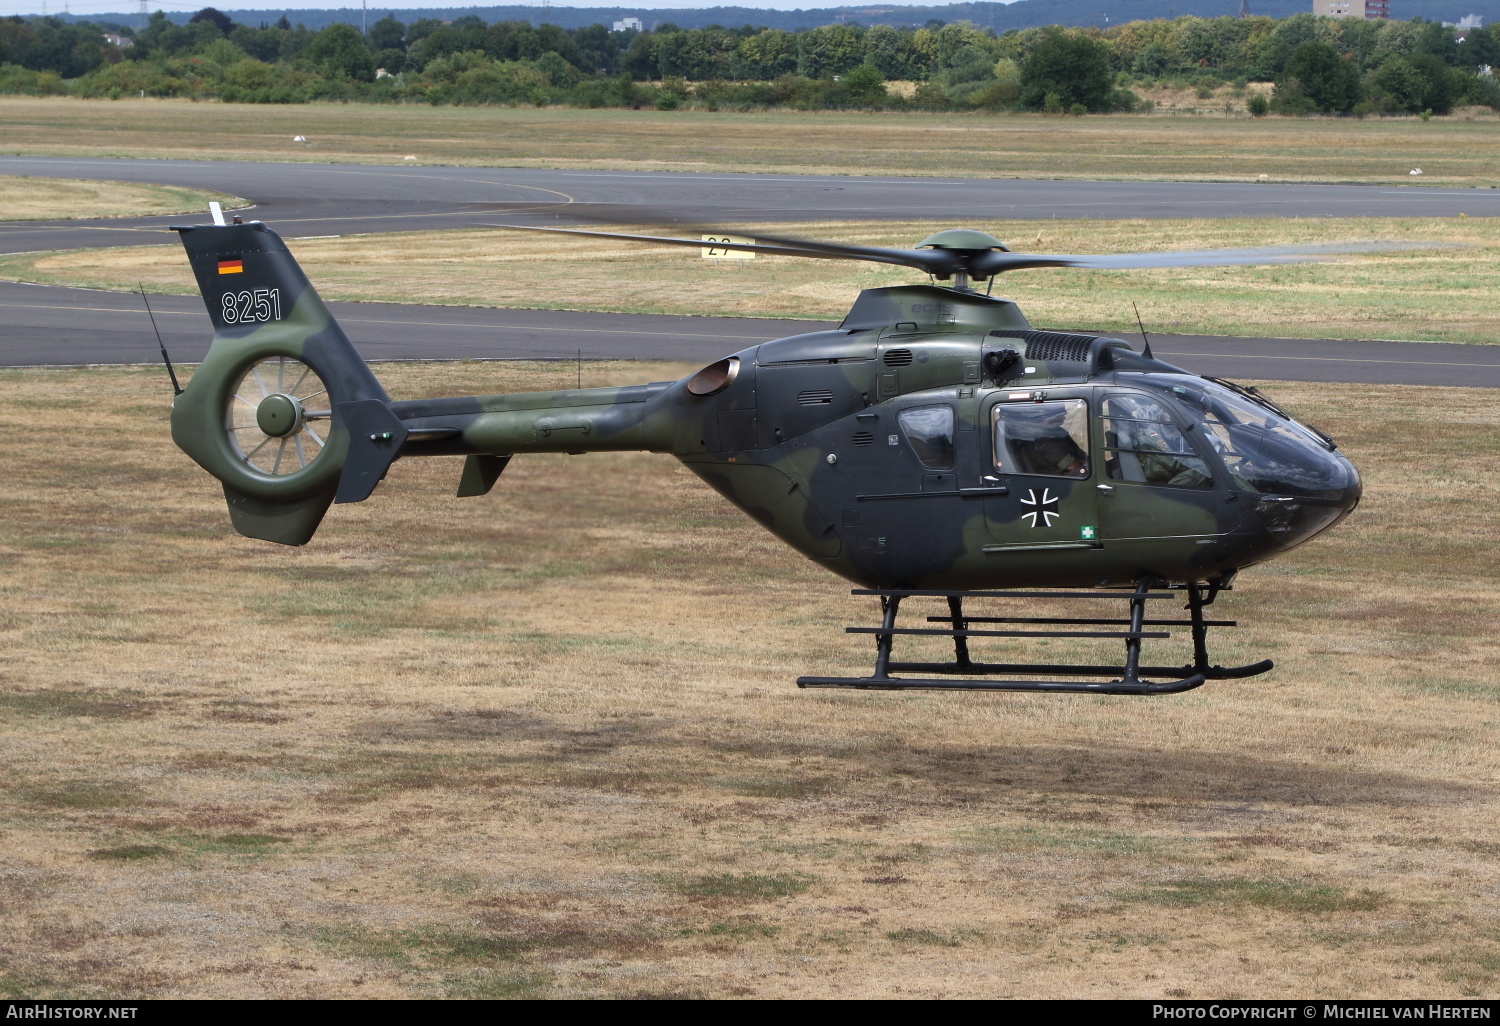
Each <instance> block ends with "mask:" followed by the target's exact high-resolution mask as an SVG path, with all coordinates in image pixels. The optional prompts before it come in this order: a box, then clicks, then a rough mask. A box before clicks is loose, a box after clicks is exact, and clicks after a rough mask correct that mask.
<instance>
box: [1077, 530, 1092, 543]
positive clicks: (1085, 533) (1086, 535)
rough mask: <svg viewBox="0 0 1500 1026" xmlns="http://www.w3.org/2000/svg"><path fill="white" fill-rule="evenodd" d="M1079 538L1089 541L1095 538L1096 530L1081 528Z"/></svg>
mask: <svg viewBox="0 0 1500 1026" xmlns="http://www.w3.org/2000/svg"><path fill="white" fill-rule="evenodd" d="M1078 537H1080V538H1082V539H1084V540H1085V541H1088V540H1089V539H1092V538H1093V537H1094V529H1093V528H1092V527H1084V528H1080V529H1079V531H1078Z"/></svg>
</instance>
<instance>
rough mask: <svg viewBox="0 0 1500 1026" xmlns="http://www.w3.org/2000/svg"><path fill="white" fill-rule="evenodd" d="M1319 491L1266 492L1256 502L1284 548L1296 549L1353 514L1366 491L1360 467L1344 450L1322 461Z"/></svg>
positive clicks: (1267, 526)
mask: <svg viewBox="0 0 1500 1026" xmlns="http://www.w3.org/2000/svg"><path fill="white" fill-rule="evenodd" d="M1320 463H1321V464H1322V465H1321V467H1320V468H1319V469H1320V471H1321V474H1320V477H1321V480H1320V482H1319V483H1320V484H1321V485H1322V487H1321V488H1320V489H1319V490H1318V493H1317V494H1313V495H1308V494H1302V495H1286V494H1282V495H1276V494H1263V495H1261V496H1260V497H1259V499H1258V500H1257V501H1256V504H1255V515H1256V518H1257V519H1259V521H1260V523H1261V526H1262V527H1264V528H1265V529H1266V531H1267V532H1268V533H1269V534H1270V535H1271V537H1272V538H1273V539H1274V540H1275V542H1276V544H1277V545H1278V546H1279V547H1280V548H1281V549H1283V550H1285V549H1291V548H1295V547H1296V546H1298V545H1301V544H1302V543H1303V542H1306V541H1308V540H1310V539H1312V538H1314V537H1316V536H1317V535H1319V534H1322V533H1323V532H1324V531H1326V530H1328V529H1329V528H1330V527H1332V526H1334V525H1335V524H1337V523H1338V522H1339V521H1341V520H1343V519H1344V518H1345V517H1347V516H1348V515H1349V514H1350V513H1352V512H1353V511H1354V509H1355V507H1356V506H1358V505H1359V500H1360V498H1361V496H1362V495H1363V494H1364V485H1363V483H1362V482H1361V481H1360V477H1359V470H1358V469H1356V468H1355V466H1354V464H1353V463H1351V462H1350V461H1349V459H1348V458H1347V457H1345V456H1344V455H1343V454H1342V453H1328V454H1327V455H1326V456H1325V457H1324V458H1323V459H1322V460H1321V461H1320Z"/></svg>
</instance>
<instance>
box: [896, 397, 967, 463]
mask: <svg viewBox="0 0 1500 1026" xmlns="http://www.w3.org/2000/svg"><path fill="white" fill-rule="evenodd" d="M896 420H897V422H898V423H900V425H901V431H902V433H903V434H905V435H906V440H907V442H908V443H910V445H911V449H912V452H914V453H916V456H917V459H918V460H920V461H921V462H922V466H924V467H926V468H927V469H928V470H952V469H953V407H951V406H917V407H913V408H912V409H909V410H902V411H901V412H900V413H899V414H898V415H897V416H896Z"/></svg>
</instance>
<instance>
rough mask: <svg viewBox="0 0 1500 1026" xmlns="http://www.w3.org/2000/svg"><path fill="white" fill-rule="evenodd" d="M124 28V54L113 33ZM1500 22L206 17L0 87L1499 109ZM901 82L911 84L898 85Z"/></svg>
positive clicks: (56, 41) (7, 41) (80, 32)
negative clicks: (252, 21)
mask: <svg viewBox="0 0 1500 1026" xmlns="http://www.w3.org/2000/svg"><path fill="white" fill-rule="evenodd" d="M106 33H109V34H113V35H116V36H117V37H119V38H120V40H121V42H123V43H124V44H125V45H115V43H113V42H111V41H108V40H106V38H105V36H106ZM1493 65H1500V26H1490V27H1488V28H1485V29H1477V30H1466V31H1464V32H1462V33H1455V31H1454V30H1453V29H1450V28H1446V27H1444V26H1442V25H1440V24H1437V23H1434V22H1424V21H1421V20H1413V21H1409V22H1400V21H1385V20H1370V21H1367V20H1364V19H1354V18H1349V19H1332V18H1321V17H1314V16H1313V15H1310V14H1297V15H1294V16H1292V17H1290V18H1285V19H1280V20H1277V19H1271V18H1264V17H1250V18H1196V17H1182V18H1174V19H1170V20H1164V19H1158V20H1154V21H1136V22H1129V23H1126V24H1122V25H1115V26H1111V27H1109V28H1105V29H1098V28H1089V29H1067V28H1063V27H1060V26H1049V27H1045V28H1034V29H1023V30H1019V31H1014V30H1013V31H1008V32H1004V33H1001V34H996V33H995V32H993V31H991V30H988V29H980V28H976V27H974V26H973V25H970V24H967V23H963V22H957V23H950V24H944V23H942V22H938V21H931V22H929V23H928V24H927V25H926V26H925V27H922V28H893V27H889V26H874V27H869V28H866V27H863V26H859V25H852V24H833V25H825V26H820V27H817V28H812V29H807V30H803V31H798V32H790V31H785V30H782V29H768V28H756V27H752V26H749V25H746V26H743V27H741V28H724V27H719V26H711V27H708V28H702V29H680V28H677V27H676V26H674V25H671V24H666V25H660V26H657V27H656V28H655V29H654V30H652V31H645V32H636V31H624V32H613V31H610V30H609V29H608V28H606V27H605V26H603V25H591V26H587V27H584V28H579V29H564V28H560V27H558V26H556V25H546V24H544V25H538V26H533V25H531V24H530V23H528V22H519V21H500V22H494V23H490V24H486V23H485V22H484V21H483V20H482V19H480V18H478V17H473V16H469V17H463V18H458V19H456V20H454V21H452V22H451V23H446V24H445V23H443V22H440V21H437V20H435V19H431V18H423V19H419V20H416V21H413V22H411V23H410V24H403V23H402V22H400V21H398V20H396V19H395V18H393V17H391V16H389V15H388V16H386V17H384V18H381V19H379V20H378V21H376V22H375V23H374V24H373V25H371V26H370V30H369V32H368V34H363V33H361V32H360V31H359V30H358V29H356V28H355V27H353V26H351V25H347V24H333V25H329V26H327V27H326V28H323V29H321V30H319V31H311V30H308V29H306V28H304V27H303V26H301V25H293V24H291V23H290V22H289V21H288V20H287V18H286V17H285V16H283V17H282V18H281V19H280V20H279V21H277V22H276V23H275V24H264V23H263V24H261V25H259V26H251V25H244V24H235V23H234V22H233V21H232V20H231V19H230V18H229V17H227V16H226V15H224V14H223V13H221V12H219V11H217V10H215V9H214V8H205V9H203V10H202V11H199V12H198V13H197V14H195V15H193V17H192V19H191V20H190V21H189V22H188V23H187V24H183V25H179V24H175V23H173V22H172V21H170V20H169V19H168V18H166V17H165V16H164V15H163V14H161V13H160V12H158V13H156V14H154V15H152V16H151V17H150V19H149V21H148V23H147V24H146V26H145V27H144V28H143V29H140V30H139V31H137V30H135V29H133V28H131V27H130V26H120V25H109V24H98V23H89V22H74V23H67V22H64V21H62V20H60V19H57V18H37V17H27V18H22V17H10V18H4V19H0V92H8V93H31V94H38V95H48V94H56V95H74V96H81V97H110V98H116V99H118V98H120V97H123V96H136V95H142V94H144V95H146V96H157V97H173V96H177V97H192V98H204V99H211V98H218V99H222V100H225V101H230V102H250V103H302V102H307V101H310V100H315V99H329V100H348V101H368V102H426V103H431V104H535V105H548V104H567V105H575V106H585V107H644V106H654V107H656V108H659V109H663V110H671V109H675V108H678V107H698V108H706V109H715V110H717V109H757V108H767V107H777V106H786V107H795V108H799V109H859V108H867V109H920V110H992V111H1000V110H1041V111H1050V112H1054V113H1064V112H1067V113H1074V114H1082V113H1103V112H1108V111H1114V110H1131V109H1135V108H1137V107H1138V106H1139V104H1140V100H1139V97H1138V96H1137V95H1136V93H1135V92H1134V91H1133V88H1134V87H1139V86H1141V85H1143V84H1154V83H1161V82H1170V83H1178V84H1187V85H1192V86H1195V87H1197V88H1198V89H1199V90H1200V95H1201V94H1203V93H1204V92H1206V91H1209V90H1211V89H1212V88H1213V87H1215V86H1218V85H1221V84H1223V83H1226V82H1233V83H1238V84H1239V85H1241V86H1243V85H1244V83H1246V82H1248V81H1273V82H1275V83H1276V87H1275V90H1274V93H1273V95H1272V97H1271V98H1269V99H1268V98H1266V97H1264V96H1262V95H1260V94H1256V95H1253V96H1251V97H1250V98H1249V105H1248V109H1249V110H1250V112H1251V113H1253V114H1263V113H1266V112H1267V111H1269V110H1278V111H1280V112H1283V113H1288V114H1307V113H1319V112H1321V113H1354V114H1359V115H1363V114H1368V113H1424V112H1431V113H1435V114H1443V113H1447V112H1449V111H1450V110H1452V109H1453V108H1454V107H1455V106H1460V105H1466V104H1483V105H1487V106H1491V107H1493V108H1495V109H1497V110H1500V84H1497V82H1496V79H1495V76H1494V75H1493V74H1492V73H1491V72H1490V69H1491V66H1493ZM891 82H903V83H911V85H909V86H906V87H904V88H901V89H892V88H890V86H889V83H891Z"/></svg>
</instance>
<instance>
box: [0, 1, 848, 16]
mask: <svg viewBox="0 0 1500 1026" xmlns="http://www.w3.org/2000/svg"><path fill="white" fill-rule="evenodd" d="M209 2H210V0H201V2H197V3H187V2H175V3H169V2H167V0H150V8H151V10H153V11H155V10H164V11H196V10H200V9H201V8H203V7H205V6H208V3H209ZM848 2H849V0H742V2H740V3H734V4H732V5H727V6H734V7H758V8H762V9H764V10H776V11H793V10H804V11H807V10H813V9H815V8H823V7H843V6H845V5H846V4H847V3H848ZM214 6H217V7H221V8H222V9H223V10H226V11H230V10H262V9H263V10H267V11H299V10H308V9H319V10H321V9H324V8H328V7H333V6H336V3H329V2H328V0H289V2H287V3H284V4H282V5H280V6H277V7H271V6H270V5H266V6H265V7H264V8H262V7H258V6H257V7H254V8H252V7H251V6H250V5H248V4H245V3H235V2H233V0H225V2H223V3H219V4H215V5H214ZM344 6H348V0H344ZM456 6H459V5H458V4H454V3H433V2H427V0H416V2H407V3H402V4H399V5H395V6H394V8H393V9H398V10H414V9H416V8H422V7H449V8H451V7H456ZM485 6H488V5H485ZM497 6H498V5H497ZM531 6H534V7H536V8H538V9H539V10H540V8H541V3H540V0H538V2H536V3H534V4H532V5H531ZM552 6H554V7H615V6H619V7H626V6H628V0H602V2H601V0H593V2H569V0H552ZM712 6H715V5H714V4H713V3H704V2H703V0H652V3H651V6H649V7H639V8H632V10H639V11H643V12H644V11H661V10H671V9H674V8H678V9H680V8H684V7H686V8H694V9H698V8H703V7H712ZM64 7H66V9H67V10H68V11H69V12H71V13H73V14H77V15H92V14H102V13H105V12H108V13H112V14H117V13H122V12H127V11H137V10H139V9H140V6H139V2H136V3H131V2H130V0H46V13H48V14H56V13H58V12H59V11H61V10H63V9H64ZM354 9H355V10H358V9H359V8H358V6H357V5H356V6H355V7H354ZM377 9H379V10H380V11H382V12H384V11H385V10H386V8H385V7H383V6H380V5H378V4H377V3H376V2H374V0H371V3H370V10H372V11H373V10H377ZM42 10H43V5H42V0H0V15H10V14H41V13H42Z"/></svg>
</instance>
